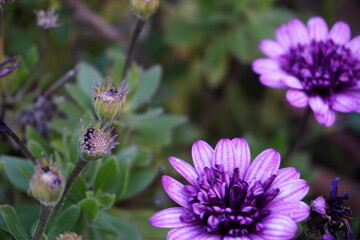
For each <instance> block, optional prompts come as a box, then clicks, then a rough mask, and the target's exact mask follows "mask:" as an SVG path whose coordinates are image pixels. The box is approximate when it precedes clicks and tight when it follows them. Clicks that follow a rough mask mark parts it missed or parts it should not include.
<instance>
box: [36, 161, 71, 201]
mask: <svg viewBox="0 0 360 240" xmlns="http://www.w3.org/2000/svg"><path fill="white" fill-rule="evenodd" d="M64 187H65V183H64V177H63V175H62V174H61V172H60V169H59V166H58V165H57V164H56V163H54V162H53V161H52V159H50V160H48V159H46V158H45V157H44V156H43V157H42V159H41V162H40V161H39V162H37V164H36V166H35V170H34V175H33V176H32V178H31V180H30V190H31V193H32V195H33V196H34V197H35V198H36V199H37V200H39V201H40V203H41V204H43V205H45V206H53V205H55V204H56V203H57V202H58V201H59V199H60V197H61V194H62V192H63V190H64Z"/></svg>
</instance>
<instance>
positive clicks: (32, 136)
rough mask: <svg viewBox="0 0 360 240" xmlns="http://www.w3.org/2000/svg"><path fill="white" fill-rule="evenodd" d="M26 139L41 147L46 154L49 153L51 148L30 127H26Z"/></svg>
mask: <svg viewBox="0 0 360 240" xmlns="http://www.w3.org/2000/svg"><path fill="white" fill-rule="evenodd" d="M25 132H26V139H29V140H34V141H36V142H37V143H39V144H40V145H41V147H42V148H43V149H44V151H45V152H46V153H48V154H49V153H51V152H52V148H51V146H50V145H49V143H48V141H46V140H45V139H44V138H43V137H42V136H40V135H39V133H38V132H37V131H36V130H35V129H34V128H33V127H31V126H30V125H28V126H26V131H25Z"/></svg>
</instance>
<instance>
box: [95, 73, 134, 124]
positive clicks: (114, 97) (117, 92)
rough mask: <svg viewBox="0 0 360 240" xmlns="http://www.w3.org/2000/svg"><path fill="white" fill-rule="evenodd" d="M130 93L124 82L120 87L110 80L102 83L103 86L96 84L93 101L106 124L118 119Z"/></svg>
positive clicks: (99, 115) (96, 110)
mask: <svg viewBox="0 0 360 240" xmlns="http://www.w3.org/2000/svg"><path fill="white" fill-rule="evenodd" d="M128 93H129V91H128V88H127V84H126V82H125V81H122V82H121V83H120V85H119V86H118V87H116V85H115V83H114V81H112V80H110V79H109V80H107V81H104V82H102V83H101V85H99V84H96V87H95V88H94V89H93V100H94V108H95V112H96V114H97V116H98V117H99V119H100V120H101V121H102V122H105V123H106V122H112V121H113V120H115V119H116V118H118V117H119V115H120V113H121V110H122V108H123V106H124V104H125V99H126V95H127V94H128Z"/></svg>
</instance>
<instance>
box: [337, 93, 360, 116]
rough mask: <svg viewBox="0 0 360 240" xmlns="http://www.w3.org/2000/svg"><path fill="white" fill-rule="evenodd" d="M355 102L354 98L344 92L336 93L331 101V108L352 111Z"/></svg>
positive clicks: (355, 104) (355, 105)
mask: <svg viewBox="0 0 360 240" xmlns="http://www.w3.org/2000/svg"><path fill="white" fill-rule="evenodd" d="M356 107H357V102H356V101H355V99H354V98H353V97H352V96H350V95H346V94H338V95H336V96H335V99H334V100H333V102H332V105H331V108H332V109H334V110H336V111H338V112H345V113H347V112H352V111H354V110H355V109H356Z"/></svg>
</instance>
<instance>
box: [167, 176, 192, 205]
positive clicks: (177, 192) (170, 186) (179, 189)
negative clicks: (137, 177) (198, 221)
mask: <svg viewBox="0 0 360 240" xmlns="http://www.w3.org/2000/svg"><path fill="white" fill-rule="evenodd" d="M161 181H162V185H163V187H164V189H165V191H166V193H167V194H168V195H169V197H171V199H172V200H174V201H175V202H176V203H177V204H179V205H180V206H182V207H187V206H188V202H187V193H186V192H185V189H184V185H183V184H182V183H180V182H178V181H177V180H175V179H173V178H172V177H169V176H166V175H165V176H163V177H162V179H161Z"/></svg>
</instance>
